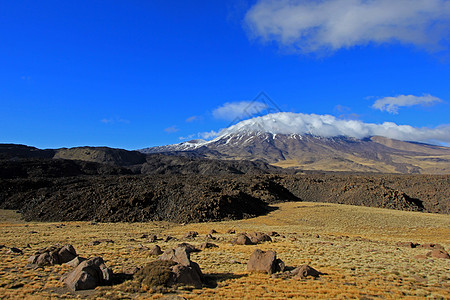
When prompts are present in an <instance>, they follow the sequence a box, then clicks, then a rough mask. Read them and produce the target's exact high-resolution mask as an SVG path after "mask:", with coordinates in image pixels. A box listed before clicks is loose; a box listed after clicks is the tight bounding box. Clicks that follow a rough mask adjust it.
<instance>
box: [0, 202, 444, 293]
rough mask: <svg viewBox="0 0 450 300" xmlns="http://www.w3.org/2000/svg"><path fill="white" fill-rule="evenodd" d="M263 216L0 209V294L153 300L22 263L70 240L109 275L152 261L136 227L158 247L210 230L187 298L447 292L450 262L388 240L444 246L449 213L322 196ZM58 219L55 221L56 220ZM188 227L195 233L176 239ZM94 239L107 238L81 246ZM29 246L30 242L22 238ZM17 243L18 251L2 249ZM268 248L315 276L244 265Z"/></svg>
mask: <svg viewBox="0 0 450 300" xmlns="http://www.w3.org/2000/svg"><path fill="white" fill-rule="evenodd" d="M277 207H278V209H277V210H275V211H273V212H272V213H270V214H269V215H266V216H262V217H258V218H254V219H247V220H240V221H224V222H215V223H200V224H188V225H179V224H171V223H167V222H149V223H100V224H97V225H90V224H89V223H88V222H63V223H38V222H24V221H21V220H20V218H19V215H17V214H16V213H14V212H11V211H0V245H5V246H6V247H4V248H2V249H0V280H1V281H0V298H5V299H6V298H8V299H19V298H20V299H23V298H25V299H43V298H46V299H58V298H68V299H72V298H98V299H158V298H161V297H165V296H167V294H161V293H159V292H153V291H152V290H150V291H146V290H144V289H142V290H140V291H136V290H132V289H129V288H128V287H129V286H130V285H129V282H127V281H125V282H123V283H121V284H117V285H113V286H107V287H98V288H97V289H95V290H92V291H81V292H70V291H69V290H67V289H66V288H65V287H64V286H63V284H62V283H60V282H59V279H60V277H61V275H62V274H64V273H65V272H67V271H69V270H70V267H67V266H49V267H45V268H42V269H36V270H33V269H27V268H26V265H27V259H28V257H29V256H31V255H32V254H34V252H35V251H36V250H37V249H39V248H43V247H47V246H51V245H53V244H56V243H60V244H67V243H70V244H72V245H73V246H74V247H75V249H76V250H77V253H78V254H79V255H80V256H83V257H92V256H102V257H103V258H104V259H105V261H106V263H107V265H108V266H109V267H111V268H112V269H113V271H114V272H115V273H120V272H121V271H122V269H123V268H126V267H132V266H142V265H144V264H145V263H146V262H149V261H152V260H155V259H156V258H157V257H152V256H150V255H149V254H148V250H146V248H145V247H148V248H151V247H152V246H153V245H154V243H150V242H148V241H147V240H148V239H146V238H141V237H142V236H143V235H144V234H147V235H151V234H156V235H158V237H165V236H167V235H171V236H174V237H176V238H178V241H169V242H163V241H162V240H158V241H157V242H156V244H158V245H160V246H161V248H162V249H163V250H165V249H167V248H168V247H175V246H176V244H178V243H180V242H188V243H191V244H193V245H199V244H201V243H203V242H204V241H205V235H206V234H207V233H208V232H209V231H210V230H211V229H215V230H216V231H218V233H217V234H214V236H215V237H217V238H218V239H217V240H215V241H212V242H213V243H215V244H217V245H218V246H219V247H218V248H212V249H206V250H204V251H202V252H199V253H192V254H191V258H192V260H193V261H195V262H197V263H198V264H199V265H200V267H201V269H202V271H203V273H204V274H205V275H206V276H207V278H209V280H210V281H211V280H212V281H215V282H217V284H216V285H215V286H214V285H211V284H209V286H207V287H204V288H202V289H186V288H179V289H178V290H176V294H177V295H178V296H181V297H185V298H187V299H207V298H211V299H214V298H215V299H218V298H226V299H257V298H258V299H286V298H311V297H312V298H323V299H331V298H333V299H334V298H336V299H347V298H350V299H372V298H387V299H399V298H406V299H413V298H429V299H450V260H448V259H437V258H435V259H431V258H429V259H415V258H414V256H416V255H420V254H426V253H427V252H428V251H429V250H427V249H423V248H415V249H411V248H406V247H397V246H396V245H395V244H396V243H397V242H399V241H404V242H407V241H411V242H417V243H439V244H441V245H442V246H444V247H445V248H446V249H447V250H449V249H450V216H448V215H437V214H426V213H416V212H403V211H394V210H386V209H378V208H367V207H355V206H347V205H339V204H325V203H306V202H295V203H292V202H291V203H283V204H278V205H277ZM62 224H64V226H61V225H62ZM229 229H235V230H236V232H252V231H262V232H271V231H276V232H278V233H279V234H280V235H281V236H279V237H275V238H273V239H274V241H273V242H266V243H263V244H260V245H252V246H238V245H236V246H233V245H231V243H230V242H231V240H232V239H234V237H235V235H234V234H227V233H226V231H227V230H229ZM191 230H195V231H198V232H199V236H198V237H197V238H195V239H194V240H189V241H188V240H183V239H182V236H183V235H184V234H185V233H186V232H187V231H191ZM98 239H111V240H113V241H114V243H101V244H99V245H96V246H90V245H88V244H89V242H92V241H94V240H98ZM27 244H29V248H26V247H25V246H26V245H27ZM13 246H14V247H18V248H20V249H22V250H23V252H24V254H23V255H17V254H9V253H8V248H9V247H13ZM143 247H144V248H143ZM256 248H259V249H262V250H275V251H276V252H277V254H278V257H279V258H281V259H282V260H283V261H284V262H285V263H286V265H287V266H290V267H296V266H299V265H301V264H305V263H307V264H309V265H310V266H311V267H313V268H315V269H317V270H318V271H320V272H323V273H326V275H322V276H321V277H319V278H318V279H313V278H306V279H301V280H299V279H274V278H272V277H271V276H269V275H267V274H250V273H248V272H246V263H247V260H248V258H249V257H250V254H251V253H252V252H253V251H254V250H255V249H256Z"/></svg>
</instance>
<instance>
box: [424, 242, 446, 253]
mask: <svg viewBox="0 0 450 300" xmlns="http://www.w3.org/2000/svg"><path fill="white" fill-rule="evenodd" d="M418 247H419V248H425V249H429V250H434V249H439V250H443V251H445V248H444V247H443V246H442V245H440V244H422V245H419V246H418Z"/></svg>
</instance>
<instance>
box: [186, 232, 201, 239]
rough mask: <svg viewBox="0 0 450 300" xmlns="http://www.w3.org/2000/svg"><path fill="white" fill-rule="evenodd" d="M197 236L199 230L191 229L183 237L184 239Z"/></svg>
mask: <svg viewBox="0 0 450 300" xmlns="http://www.w3.org/2000/svg"><path fill="white" fill-rule="evenodd" d="M197 236H198V232H197V231H189V232H187V233H186V234H185V235H184V236H183V238H184V239H193V238H195V237H197Z"/></svg>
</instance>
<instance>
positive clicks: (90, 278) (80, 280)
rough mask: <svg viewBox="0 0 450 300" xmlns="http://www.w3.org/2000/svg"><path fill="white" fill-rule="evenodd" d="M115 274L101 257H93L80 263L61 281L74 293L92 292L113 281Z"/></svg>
mask: <svg viewBox="0 0 450 300" xmlns="http://www.w3.org/2000/svg"><path fill="white" fill-rule="evenodd" d="M112 275H113V272H112V270H111V269H109V268H108V267H106V265H105V262H104V261H103V259H102V258H101V257H93V258H91V259H89V260H85V261H83V262H82V263H80V264H79V265H78V266H77V267H76V268H75V269H74V270H73V271H72V272H70V273H68V274H66V275H65V276H63V278H62V279H61V280H62V281H64V283H65V284H66V285H67V286H68V287H69V288H70V289H71V290H73V291H78V290H90V289H94V288H96V287H97V286H99V285H107V284H110V283H111V281H112Z"/></svg>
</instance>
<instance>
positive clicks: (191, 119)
mask: <svg viewBox="0 0 450 300" xmlns="http://www.w3.org/2000/svg"><path fill="white" fill-rule="evenodd" d="M200 119H201V117H200V116H192V117H189V118H187V119H186V122H188V123H192V122H194V121H198V120H200Z"/></svg>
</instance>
